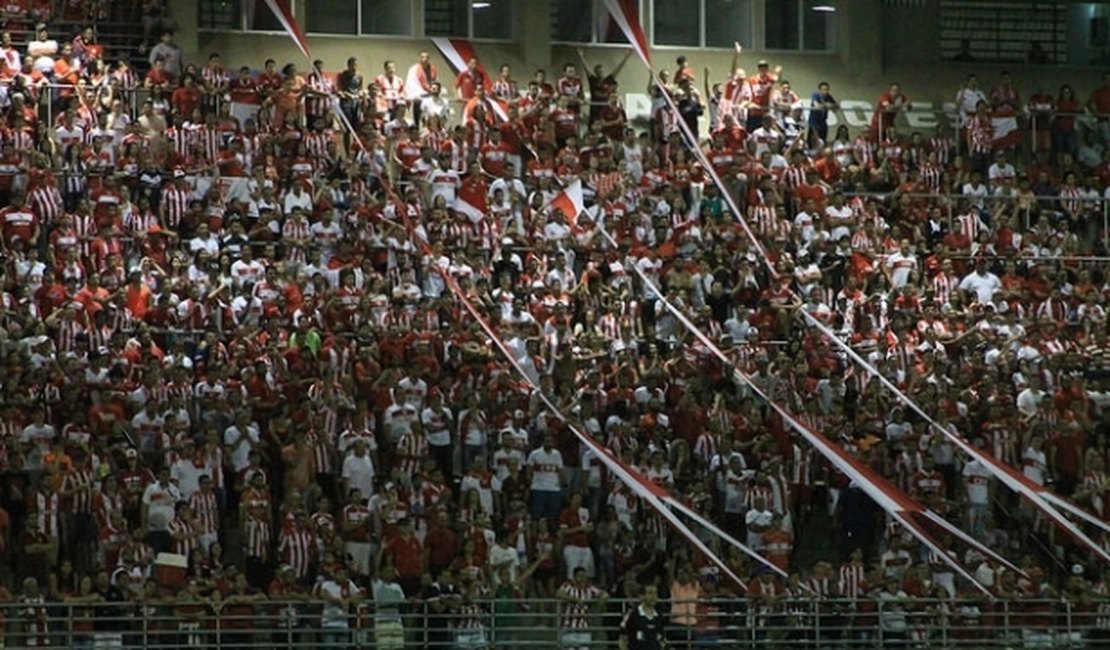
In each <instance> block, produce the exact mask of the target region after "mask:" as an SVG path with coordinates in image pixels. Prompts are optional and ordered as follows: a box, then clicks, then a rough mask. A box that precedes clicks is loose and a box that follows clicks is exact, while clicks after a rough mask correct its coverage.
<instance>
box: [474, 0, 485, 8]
mask: <svg viewBox="0 0 1110 650" xmlns="http://www.w3.org/2000/svg"><path fill="white" fill-rule="evenodd" d="M470 7H471V8H472V9H489V2H488V1H487V0H474V2H472V3H471V4H470Z"/></svg>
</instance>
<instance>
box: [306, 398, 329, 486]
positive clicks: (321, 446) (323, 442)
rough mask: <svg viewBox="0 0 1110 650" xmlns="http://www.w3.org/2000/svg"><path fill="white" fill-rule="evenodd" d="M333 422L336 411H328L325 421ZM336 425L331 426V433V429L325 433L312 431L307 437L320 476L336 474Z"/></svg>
mask: <svg viewBox="0 0 1110 650" xmlns="http://www.w3.org/2000/svg"><path fill="white" fill-rule="evenodd" d="M329 417H330V418H332V419H333V420H334V419H335V418H336V417H337V416H336V414H335V409H326V410H325V416H324V420H325V422H327V421H328V419H329ZM334 430H335V424H334V422H333V423H332V424H331V428H330V433H329V432H328V431H329V429H327V428H325V430H324V431H322V432H321V431H310V432H309V433H308V434H306V435H305V443H307V444H308V445H309V446H310V447H312V456H313V460H314V461H315V462H316V471H317V472H318V473H320V474H333V473H335V460H334V458H333V456H334V454H333V450H334V449H335V438H336V436H335V432H334Z"/></svg>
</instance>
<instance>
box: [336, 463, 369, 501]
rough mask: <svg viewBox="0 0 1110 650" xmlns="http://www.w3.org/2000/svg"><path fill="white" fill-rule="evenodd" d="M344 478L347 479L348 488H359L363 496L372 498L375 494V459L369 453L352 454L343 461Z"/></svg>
mask: <svg viewBox="0 0 1110 650" xmlns="http://www.w3.org/2000/svg"><path fill="white" fill-rule="evenodd" d="M342 476H343V478H344V479H345V480H346V481H347V488H348V489H350V488H358V489H359V491H360V492H362V496H363V498H370V496H372V495H373V494H374V461H372V460H370V456H369V455H368V454H366V455H363V456H361V457H360V456H358V455H357V454H351V455H350V456H347V459H346V460H344V461H343V474H342Z"/></svg>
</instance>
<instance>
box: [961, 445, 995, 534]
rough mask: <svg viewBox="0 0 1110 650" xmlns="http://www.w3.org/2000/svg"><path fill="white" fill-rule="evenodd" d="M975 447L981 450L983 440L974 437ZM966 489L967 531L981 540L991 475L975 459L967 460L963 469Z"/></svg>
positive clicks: (984, 529)
mask: <svg viewBox="0 0 1110 650" xmlns="http://www.w3.org/2000/svg"><path fill="white" fill-rule="evenodd" d="M975 446H976V447H977V448H978V449H983V448H984V446H985V440H984V439H983V437H982V436H976V437H975ZM963 477H964V483H965V486H966V489H967V504H968V509H967V530H968V532H970V533H971V535H972V536H973V537H975V538H976V539H983V536H984V535H985V534H986V532H987V512H988V510H989V509H988V506H989V504H990V481H991V473H990V470H988V469H987V467H986V466H985V465H983V464H982V463H980V462H979V461H978V460H975V459H968V461H967V463H966V464H964V469H963Z"/></svg>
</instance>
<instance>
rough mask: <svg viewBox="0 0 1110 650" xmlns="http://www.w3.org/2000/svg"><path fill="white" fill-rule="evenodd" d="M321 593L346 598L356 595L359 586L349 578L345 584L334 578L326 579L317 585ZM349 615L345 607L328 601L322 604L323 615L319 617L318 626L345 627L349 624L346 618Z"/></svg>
mask: <svg viewBox="0 0 1110 650" xmlns="http://www.w3.org/2000/svg"><path fill="white" fill-rule="evenodd" d="M317 589H319V590H320V592H321V593H325V594H328V595H329V596H331V597H332V598H340V599H341V598H348V599H350V598H351V597H353V596H356V595H358V593H359V591H360V590H359V588H358V586H357V585H355V583H353V582H351V581H350V580H348V581H347V583H346V584H342V585H341V584H339V583H338V582H336V581H334V580H327V581H325V582H322V583H320V586H319V587H317ZM349 618H350V615H349V614H348V612H347V608H346V607H340V606H338V605H336V604H334V603H331V602H328V603H326V604H325V605H324V611H323V615H322V616H321V617H320V627H326V628H333V629H335V628H341V629H346V628H347V627H349V626H350V624H349V623H348V619H349Z"/></svg>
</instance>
